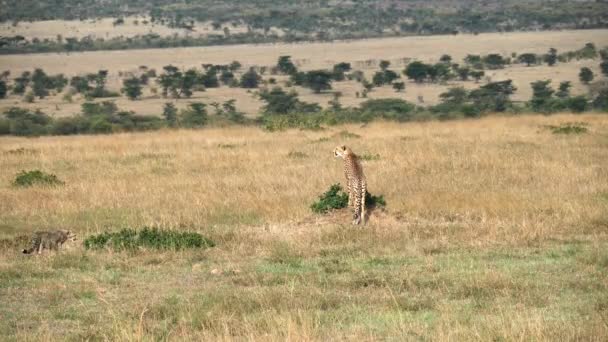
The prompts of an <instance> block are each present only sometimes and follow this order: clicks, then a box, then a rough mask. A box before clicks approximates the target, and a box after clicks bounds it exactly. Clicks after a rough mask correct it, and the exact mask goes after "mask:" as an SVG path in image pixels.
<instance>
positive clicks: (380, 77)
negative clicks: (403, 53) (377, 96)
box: [372, 69, 399, 87]
mask: <svg viewBox="0 0 608 342" xmlns="http://www.w3.org/2000/svg"><path fill="white" fill-rule="evenodd" d="M397 78H399V75H398V74H397V73H396V72H394V71H392V70H387V69H384V70H382V71H377V72H376V73H375V74H374V77H373V78H372V82H373V83H374V85H375V86H376V87H381V86H382V85H384V84H391V83H392V82H393V81H394V80H396V79H397Z"/></svg>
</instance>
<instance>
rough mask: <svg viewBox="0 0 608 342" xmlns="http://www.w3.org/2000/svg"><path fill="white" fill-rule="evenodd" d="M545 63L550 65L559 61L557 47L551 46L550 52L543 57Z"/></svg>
mask: <svg viewBox="0 0 608 342" xmlns="http://www.w3.org/2000/svg"><path fill="white" fill-rule="evenodd" d="M543 60H544V61H545V63H547V65H548V66H553V65H555V63H556V62H557V50H556V49H555V48H550V49H549V52H548V53H547V54H546V55H545V56H544V57H543Z"/></svg>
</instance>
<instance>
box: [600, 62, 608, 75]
mask: <svg viewBox="0 0 608 342" xmlns="http://www.w3.org/2000/svg"><path fill="white" fill-rule="evenodd" d="M600 70H602V74H604V76H606V77H608V60H603V61H602V62H601V63H600Z"/></svg>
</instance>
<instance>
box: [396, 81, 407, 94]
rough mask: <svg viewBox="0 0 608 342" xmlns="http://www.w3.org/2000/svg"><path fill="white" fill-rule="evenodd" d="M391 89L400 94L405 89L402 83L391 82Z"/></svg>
mask: <svg viewBox="0 0 608 342" xmlns="http://www.w3.org/2000/svg"><path fill="white" fill-rule="evenodd" d="M393 89H395V91H396V92H398V93H399V92H402V91H403V90H404V89H405V83H404V82H393Z"/></svg>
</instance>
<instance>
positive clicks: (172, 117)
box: [163, 102, 177, 127]
mask: <svg viewBox="0 0 608 342" xmlns="http://www.w3.org/2000/svg"><path fill="white" fill-rule="evenodd" d="M163 117H164V118H165V120H166V121H167V124H168V125H169V127H176V126H177V108H175V105H174V104H173V103H171V102H167V103H165V106H164V108H163Z"/></svg>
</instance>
